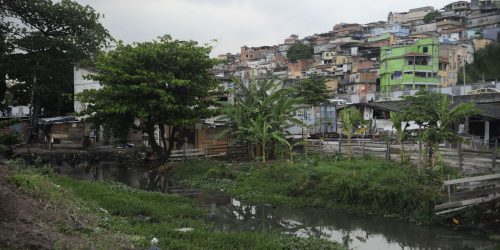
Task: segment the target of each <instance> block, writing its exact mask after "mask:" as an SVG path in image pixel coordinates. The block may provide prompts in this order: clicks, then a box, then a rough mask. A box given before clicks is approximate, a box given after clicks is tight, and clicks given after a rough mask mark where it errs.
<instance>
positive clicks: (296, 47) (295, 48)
mask: <svg viewBox="0 0 500 250" xmlns="http://www.w3.org/2000/svg"><path fill="white" fill-rule="evenodd" d="M313 54H314V48H313V47H312V46H311V45H308V44H304V43H299V42H298V43H295V44H293V45H292V46H291V47H290V48H289V49H288V52H287V54H286V56H287V57H288V60H290V62H296V61H298V60H302V59H311V58H312V56H313Z"/></svg>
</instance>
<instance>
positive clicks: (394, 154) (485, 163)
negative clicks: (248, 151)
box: [305, 139, 500, 175]
mask: <svg viewBox="0 0 500 250" xmlns="http://www.w3.org/2000/svg"><path fill="white" fill-rule="evenodd" d="M404 148H405V154H406V156H407V157H409V158H410V160H411V161H412V162H413V163H415V164H416V163H418V161H419V157H422V158H423V156H419V150H418V144H414V143H405V144H404ZM305 150H307V151H309V152H319V153H322V154H325V155H335V154H345V153H346V152H347V140H345V139H341V140H340V143H339V140H338V139H337V140H334V141H332V140H325V141H322V140H308V143H307V145H306V147H305ZM351 151H352V153H353V155H357V156H363V155H369V156H374V157H378V158H383V159H387V160H389V159H390V160H394V161H399V160H400V145H399V144H395V143H393V142H387V141H374V140H372V139H353V140H352V141H351ZM439 156H440V159H441V161H443V162H444V163H445V164H447V165H448V166H451V167H457V168H460V169H461V170H462V171H463V173H464V175H472V174H491V173H494V172H500V168H499V166H500V162H499V160H500V159H498V157H497V150H496V149H495V148H493V149H492V150H491V151H485V150H483V151H475V150H466V149H463V148H462V147H461V145H459V146H458V147H457V148H449V147H440V149H439Z"/></svg>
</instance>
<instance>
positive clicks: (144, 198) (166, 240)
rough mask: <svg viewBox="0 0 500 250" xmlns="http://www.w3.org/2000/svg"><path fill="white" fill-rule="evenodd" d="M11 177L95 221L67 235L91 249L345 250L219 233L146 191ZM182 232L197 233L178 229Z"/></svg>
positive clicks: (199, 216) (176, 201)
mask: <svg viewBox="0 0 500 250" xmlns="http://www.w3.org/2000/svg"><path fill="white" fill-rule="evenodd" d="M11 172H12V173H11V175H10V177H9V181H10V182H11V183H13V184H15V185H16V186H18V187H19V188H20V189H21V190H22V191H23V192H25V193H28V194H30V195H33V196H34V197H37V198H40V199H43V200H46V201H47V202H49V203H55V204H57V207H59V208H64V209H61V211H63V210H64V211H66V210H67V211H73V212H72V213H74V214H75V215H74V216H75V217H77V218H90V219H89V220H91V221H94V222H95V223H84V224H85V226H84V227H83V228H80V229H78V230H76V229H72V228H69V229H68V228H67V229H66V230H67V231H68V232H67V233H68V234H73V235H77V236H78V237H79V238H85V239H86V240H87V241H93V242H92V243H90V245H92V246H94V247H96V248H97V249H121V248H127V247H130V248H131V247H132V246H135V247H136V248H137V247H139V248H140V249H144V248H147V247H149V246H150V241H151V239H152V238H153V237H156V238H157V239H158V240H159V243H158V246H159V247H160V248H161V249H343V247H341V246H340V245H338V244H335V243H332V242H327V241H324V240H320V239H316V238H310V239H299V238H296V237H292V236H287V235H282V234H279V233H273V232H256V233H227V232H217V231H214V229H213V228H212V227H211V226H210V225H207V224H206V223H205V222H204V221H203V218H204V216H205V211H204V210H202V209H201V208H199V207H198V206H197V205H196V203H195V202H194V201H193V200H191V199H189V198H185V197H181V196H177V195H165V194H162V193H156V192H146V191H141V190H136V189H132V188H129V187H127V186H124V185H121V184H116V183H103V182H86V181H77V180H74V179H71V178H67V177H59V176H53V175H52V174H51V173H50V171H45V170H34V169H28V170H26V169H23V170H19V169H17V170H12V171H11ZM74 207H79V208H80V209H77V210H74V209H72V208H74ZM180 228H193V230H192V231H190V232H180V231H177V230H176V229H180ZM101 238H102V239H101ZM97 239H98V240H97ZM106 242H107V243H106ZM111 242H114V243H111ZM110 244H115V245H110ZM83 248H85V247H83Z"/></svg>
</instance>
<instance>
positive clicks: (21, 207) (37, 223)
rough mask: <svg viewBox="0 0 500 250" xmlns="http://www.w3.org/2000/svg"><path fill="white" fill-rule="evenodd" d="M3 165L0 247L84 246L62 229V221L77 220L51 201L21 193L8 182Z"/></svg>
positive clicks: (0, 202)
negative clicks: (57, 208) (59, 211)
mask: <svg viewBox="0 0 500 250" xmlns="http://www.w3.org/2000/svg"><path fill="white" fill-rule="evenodd" d="M7 175H8V170H7V168H6V167H5V166H2V165H0V249H4V248H5V249H53V248H54V247H56V246H57V247H61V248H62V249H64V248H72V247H74V246H78V245H80V246H81V243H82V242H81V241H82V240H81V239H79V238H77V237H75V236H70V235H66V234H63V233H61V232H60V231H61V230H60V228H61V225H72V224H74V222H72V220H71V219H70V218H68V216H67V215H64V214H60V213H58V212H56V210H55V209H54V207H53V206H51V205H50V204H47V203H44V202H41V201H39V200H36V199H34V198H32V197H31V196H28V195H26V194H23V193H21V192H20V191H19V190H18V189H17V187H16V186H13V185H11V184H9V183H8V182H7Z"/></svg>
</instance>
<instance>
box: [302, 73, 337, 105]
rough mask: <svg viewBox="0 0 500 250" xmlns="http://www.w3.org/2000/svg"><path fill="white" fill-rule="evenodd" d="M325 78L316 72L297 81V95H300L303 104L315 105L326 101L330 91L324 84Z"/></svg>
mask: <svg viewBox="0 0 500 250" xmlns="http://www.w3.org/2000/svg"><path fill="white" fill-rule="evenodd" d="M325 83H326V79H325V78H324V77H322V76H320V75H318V74H312V75H311V76H309V78H306V79H303V80H300V81H299V84H298V86H297V95H298V96H300V97H302V98H303V100H304V104H307V105H311V106H317V105H320V104H325V103H327V102H328V98H329V97H330V95H331V91H330V90H328V88H327V87H326V85H325Z"/></svg>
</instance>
